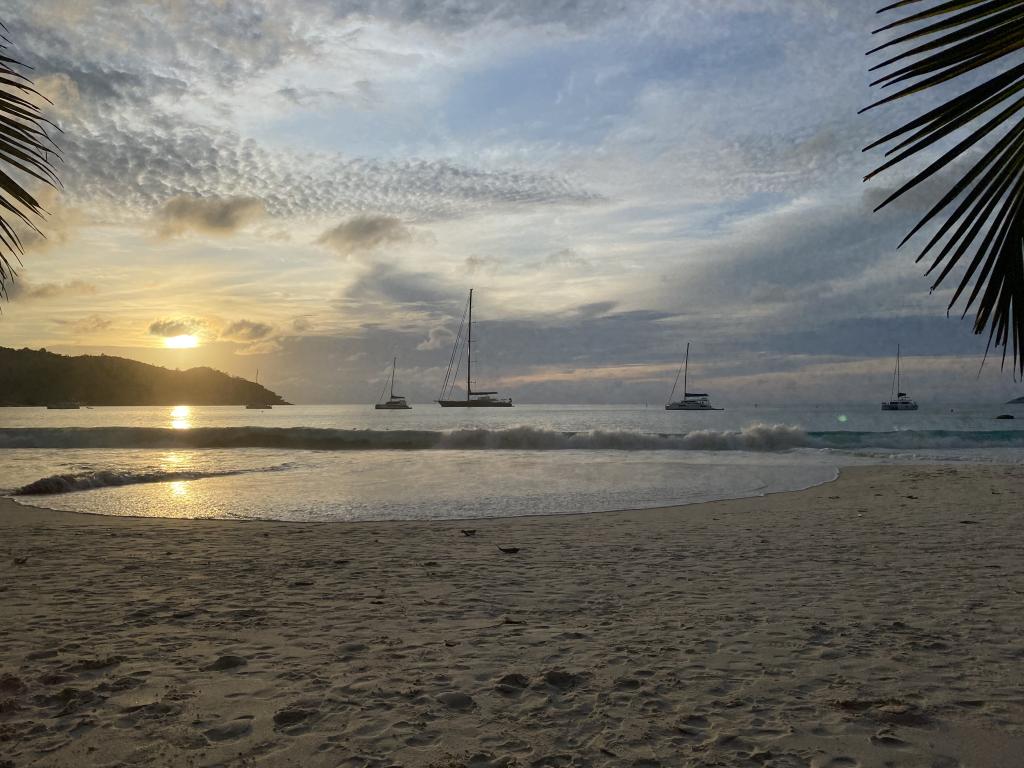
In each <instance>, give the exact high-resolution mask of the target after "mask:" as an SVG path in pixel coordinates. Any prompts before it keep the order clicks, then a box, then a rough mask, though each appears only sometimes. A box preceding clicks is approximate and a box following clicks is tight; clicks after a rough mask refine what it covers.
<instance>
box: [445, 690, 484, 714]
mask: <svg viewBox="0 0 1024 768" xmlns="http://www.w3.org/2000/svg"><path fill="white" fill-rule="evenodd" d="M437 700H438V701H439V702H441V703H442V704H444V706H445V707H447V708H448V709H454V710H456V711H459V712H465V711H467V710H470V709H473V708H474V707H475V706H476V702H475V701H473V697H472V696H470V695H469V694H465V693H460V692H459V691H447V692H446V693H442V694H440V695H439V696H437Z"/></svg>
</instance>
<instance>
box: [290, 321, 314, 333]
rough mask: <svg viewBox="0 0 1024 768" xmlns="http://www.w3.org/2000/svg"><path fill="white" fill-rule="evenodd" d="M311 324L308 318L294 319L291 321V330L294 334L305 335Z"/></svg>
mask: <svg viewBox="0 0 1024 768" xmlns="http://www.w3.org/2000/svg"><path fill="white" fill-rule="evenodd" d="M312 327H313V323H312V322H311V321H310V319H309V318H308V317H296V318H294V319H292V330H293V331H295V332H296V333H305V332H306V331H308V330H310V329H312Z"/></svg>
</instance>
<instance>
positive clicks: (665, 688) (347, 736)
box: [0, 465, 1024, 768]
mask: <svg viewBox="0 0 1024 768" xmlns="http://www.w3.org/2000/svg"><path fill="white" fill-rule="evenodd" d="M1022 498H1024V469H1022V468H1021V467H995V466H969V465H958V466H955V467H948V466H935V467H925V466H915V467H858V468H853V469H849V470H844V471H843V473H842V476H841V477H840V479H839V480H837V481H836V482H835V483H831V484H828V485H824V486H820V487H817V488H812V489H810V490H807V491H801V492H798V493H788V494H779V495H775V496H770V497H767V498H760V499H745V500H738V501H728V502H714V503H708V504H701V505H695V506H691V507H684V508H670V509H661V510H649V511H641V512H619V513H605V514H598V515H581V516H572V517H545V518H540V517H538V518H516V519H505V520H487V521H473V522H469V523H458V522H454V523H453V522H447V521H446V522H435V523H418V522H417V523H413V522H402V523H360V524H346V523H328V524H284V523H256V522H220V521H209V520H205V521H182V520H157V519H146V518H110V517H96V516H89V515H76V514H70V513H61V512H52V511H48V510H38V509H32V508H26V507H21V506H18V505H16V504H14V503H13V502H10V501H8V500H0V766H2V767H3V768H10V767H11V766H16V767H17V768H22V766H75V767H78V766H121V765H140V766H213V765H225V766H407V767H416V766H424V767H426V766H430V767H433V768H442V767H448V766H473V768H483V767H484V766H629V765H633V766H657V765H662V766H684V765H695V766H705V765H706V766H748V765H749V766H776V767H778V768H782V767H785V768H788V767H789V766H814V767H815V768H823V767H824V766H829V767H831V768H839V767H840V766H844V767H851V766H900V767H903V766H911V767H912V766H928V768H952V767H953V766H972V767H973V768H978V767H983V766H1006V767H1007V768H1010V767H1012V766H1018V765H1021V764H1022V761H1024V757H1022V755H1024V503H1022ZM470 527H471V528H474V529H476V534H475V535H474V536H464V535H463V534H462V533H461V532H460V529H461V528H470ZM497 545H501V546H514V547H519V548H520V551H519V552H518V553H515V554H504V553H502V552H500V551H499V550H498V549H497Z"/></svg>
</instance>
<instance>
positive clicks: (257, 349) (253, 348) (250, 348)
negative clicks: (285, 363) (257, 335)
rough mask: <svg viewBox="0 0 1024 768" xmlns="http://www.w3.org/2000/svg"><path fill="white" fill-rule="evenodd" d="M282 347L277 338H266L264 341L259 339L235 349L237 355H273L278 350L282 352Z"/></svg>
mask: <svg viewBox="0 0 1024 768" xmlns="http://www.w3.org/2000/svg"><path fill="white" fill-rule="evenodd" d="M281 349H282V346H281V342H280V341H278V340H277V339H266V340H264V341H257V342H256V343H254V344H246V345H245V346H244V347H240V348H238V349H236V350H235V354H236V355H271V354H274V353H276V352H280V351H281Z"/></svg>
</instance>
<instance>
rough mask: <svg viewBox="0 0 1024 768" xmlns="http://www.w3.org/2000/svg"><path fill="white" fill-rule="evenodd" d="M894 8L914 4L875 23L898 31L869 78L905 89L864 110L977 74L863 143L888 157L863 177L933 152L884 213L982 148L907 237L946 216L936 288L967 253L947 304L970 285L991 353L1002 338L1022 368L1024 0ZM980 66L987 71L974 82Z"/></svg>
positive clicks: (937, 239)
mask: <svg viewBox="0 0 1024 768" xmlns="http://www.w3.org/2000/svg"><path fill="white" fill-rule="evenodd" d="M929 3H930V4H929ZM922 4H924V7H923V8H922ZM896 9H907V11H906V15H904V16H902V17H901V18H898V19H895V20H893V21H891V22H890V23H888V24H886V25H885V26H883V27H880V28H879V29H876V30H875V33H876V34H877V33H879V32H889V31H893V30H899V31H900V32H901V33H900V34H898V35H897V36H895V37H894V38H893V39H891V40H889V41H888V42H886V43H884V44H882V45H879V46H877V47H876V48H873V49H872V50H871V51H869V52H868V54H869V55H871V54H875V53H879V52H881V51H885V52H886V56H887V58H886V59H885V61H882V62H881V63H879V64H877V65H875V66H873V67H871V71H872V72H875V71H881V72H884V73H885V74H882V75H881V76H880V77H879V78H878V79H877V80H875V81H874V82H873V83H872V86H878V87H881V88H882V89H887V88H894V89H895V90H896V92H895V93H893V94H891V95H887V96H885V97H883V98H881V99H879V100H878V101H876V102H874V103H873V104H870V105H869V106H867V107H865V108H864V109H863V110H861V111H862V112H865V111H867V110H870V109H875V108H876V107H880V106H882V105H884V104H889V103H891V102H893V101H896V100H898V99H902V98H905V97H907V96H910V95H912V94H916V93H920V92H922V91H926V90H928V89H931V88H935V87H936V86H940V85H942V84H945V83H952V82H953V81H956V80H957V79H958V78H962V77H963V76H964V75H969V74H971V73H974V77H973V78H972V84H971V86H970V87H968V88H966V89H964V90H963V92H962V93H960V94H958V95H956V96H954V97H952V98H950V99H948V100H947V101H945V102H944V103H943V104H940V105H939V106H937V107H934V108H933V109H930V110H928V111H927V112H925V113H923V114H922V115H920V116H919V117H917V118H915V119H913V120H910V121H908V122H906V123H905V124H903V125H902V126H900V127H899V128H897V129H895V130H893V131H891V132H889V133H887V134H886V135H885V136H883V137H882V138H880V139H878V140H877V141H875V142H873V143H872V144H870V145H869V146H867V147H865V151H867V150H871V149H875V148H878V147H883V146H888V149H887V151H886V153H885V154H886V158H887V159H886V160H885V161H884V162H883V163H882V164H881V165H879V167H878V168H876V169H875V170H874V171H872V172H871V173H870V174H868V175H867V176H866V177H865V178H864V180H865V181H867V180H868V179H871V178H872V177H874V176H875V175H877V174H879V173H882V172H883V171H886V170H888V169H889V168H892V167H893V166H895V165H898V164H900V163H902V162H903V161H905V160H907V159H909V158H911V157H914V156H921V155H922V154H924V153H927V154H928V156H929V159H930V162H928V163H927V165H926V166H925V167H924V168H923V169H922V170H920V171H918V172H917V173H916V174H915V175H914V176H912V177H911V178H910V180H909V181H907V182H906V183H904V184H902V185H900V187H899V188H898V189H897V190H896V191H895V192H894V193H892V194H891V195H889V196H888V197H887V198H886V199H885V200H884V201H883V202H882V203H881V204H880V205H879V206H878V207H877V208H876V209H875V210H876V211H877V210H879V209H880V208H884V207H885V206H887V205H889V204H890V203H891V202H892V201H893V200H895V199H897V198H898V197H900V196H902V195H904V194H905V193H907V192H908V191H910V190H911V189H913V188H914V187H916V186H917V185H919V184H920V183H921V182H923V181H924V180H926V179H928V178H930V177H932V176H935V175H936V174H938V173H940V172H942V171H943V170H947V169H948V168H949V166H950V164H951V163H953V162H954V161H956V160H958V159H960V158H962V157H964V156H965V155H966V154H967V153H969V152H970V153H972V154H978V155H979V159H978V160H977V161H975V162H974V164H973V166H971V167H970V168H969V169H968V170H967V171H965V172H964V173H963V174H962V175H961V176H960V178H959V179H958V180H957V181H955V182H954V183H953V184H952V186H951V188H950V190H949V191H948V192H947V193H946V194H945V195H944V196H943V197H942V198H941V199H940V200H939V201H938V203H936V204H935V205H934V206H933V207H932V208H931V209H930V210H929V211H928V212H927V213H926V214H925V215H924V217H923V218H922V219H921V221H919V222H918V224H917V225H916V226H915V227H914V228H913V229H912V230H911V231H910V233H909V234H908V235H907V237H906V238H904V240H903V242H901V243H900V245H899V247H902V246H903V245H904V244H905V243H906V242H907V241H908V240H909V239H910V238H912V237H913V236H914V235H916V234H917V233H918V232H919V231H920V230H921V229H922V228H923V227H924V226H925V225H927V224H928V223H930V222H933V221H935V222H941V224H940V226H939V227H938V228H937V231H936V232H935V234H934V235H933V236H932V237H931V238H930V239H929V241H928V243H927V244H926V245H925V247H924V249H923V250H922V251H921V253H920V254H919V255H918V257H917V260H918V261H920V260H921V259H923V258H924V257H925V256H926V255H928V254H930V253H932V252H933V251H934V252H935V255H934V256H933V258H932V263H931V266H930V267H929V269H928V273H927V274H930V273H931V272H933V271H934V270H936V269H939V268H940V267H941V269H939V273H938V277H937V278H935V281H934V282H933V284H932V289H933V290H934V289H935V288H937V287H938V286H939V285H940V284H941V283H942V282H943V281H944V280H945V279H946V277H947V276H948V275H949V274H950V272H952V271H953V270H954V268H956V267H957V266H958V265H961V263H962V262H963V264H962V266H963V270H962V273H961V274H960V283H959V285H958V286H957V288H956V290H955V291H954V293H953V298H952V300H951V302H950V304H949V308H948V309H949V310H952V309H953V307H954V306H955V305H956V304H957V302H958V301H959V300H960V298H961V297H962V296H963V295H964V294H965V293H966V292H967V289H968V288H970V289H971V290H970V293H969V295H968V297H967V299H966V301H965V302H964V306H963V314H964V315H965V316H966V315H967V313H968V312H970V311H971V310H974V312H975V320H974V332H975V333H978V334H980V333H984V332H985V330H986V329H987V330H988V334H989V337H988V347H986V353H987V351H988V349H989V348H991V346H992V345H993V344H995V345H996V346H997V347H1002V348H1003V362H1004V364H1005V361H1006V357H1007V355H1008V354H1011V353H1012V359H1013V362H1014V366H1015V368H1016V369H1019V371H1020V373H1021V375H1024V0H946V1H945V2H935V1H934V0H902V2H898V3H893V4H891V5H887V6H886V7H884V8H882V9H881V10H880V11H879V13H884V12H887V11H892V10H896ZM902 30H907V31H906V32H902ZM979 70H981V71H980V72H979ZM986 70H992V71H991V72H990V73H989V72H986ZM979 75H982V76H985V75H987V79H985V80H983V81H981V82H976V80H977V77H978V76H979ZM947 87H949V86H947ZM954 135H956V136H957V137H958V140H957V141H956V142H955V143H954V144H953V145H952V146H951V147H950V148H948V149H945V150H944V151H939V147H938V143H939V142H941V141H943V140H945V139H949V138H950V137H952V136H954ZM986 147H987V149H986ZM936 249H937V250H936Z"/></svg>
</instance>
